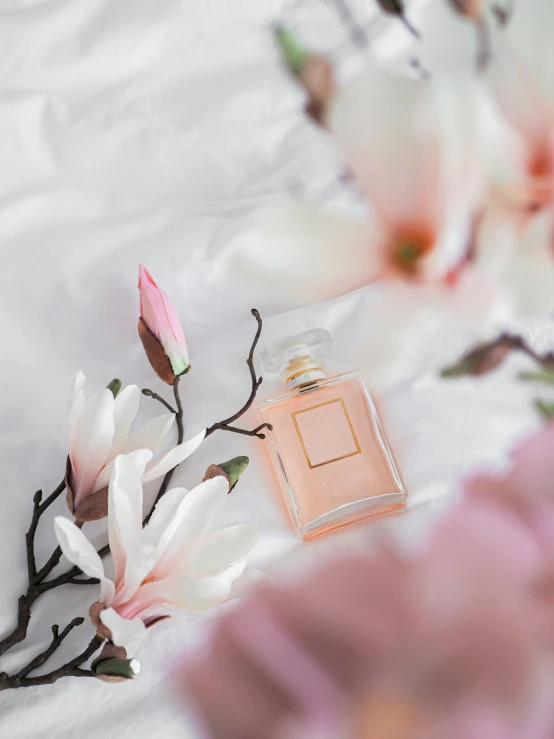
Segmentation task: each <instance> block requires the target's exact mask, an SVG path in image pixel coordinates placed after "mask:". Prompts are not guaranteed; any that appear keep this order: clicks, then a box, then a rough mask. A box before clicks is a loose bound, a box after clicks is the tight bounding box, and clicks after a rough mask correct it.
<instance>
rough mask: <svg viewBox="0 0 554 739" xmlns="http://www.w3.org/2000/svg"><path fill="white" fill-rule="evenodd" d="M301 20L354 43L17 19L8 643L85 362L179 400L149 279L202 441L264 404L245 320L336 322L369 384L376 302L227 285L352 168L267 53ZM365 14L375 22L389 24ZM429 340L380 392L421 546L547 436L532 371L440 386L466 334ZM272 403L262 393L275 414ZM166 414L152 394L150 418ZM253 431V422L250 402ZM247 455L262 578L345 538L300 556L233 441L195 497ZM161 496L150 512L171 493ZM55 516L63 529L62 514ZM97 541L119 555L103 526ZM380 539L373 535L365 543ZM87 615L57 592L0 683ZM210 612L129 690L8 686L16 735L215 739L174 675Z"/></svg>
mask: <svg viewBox="0 0 554 739" xmlns="http://www.w3.org/2000/svg"><path fill="white" fill-rule="evenodd" d="M293 6H294V7H293ZM291 10H295V11H297V12H298V13H299V14H300V15H299V17H302V18H303V21H304V22H306V27H307V28H308V30H309V32H310V33H311V34H312V35H313V36H314V38H316V39H318V40H322V39H325V43H326V44H327V45H328V48H332V47H333V44H335V42H336V41H337V39H338V41H340V42H341V43H344V29H343V28H342V27H341V26H340V24H338V23H337V19H336V16H335V15H334V13H333V12H332V9H331V8H330V7H329V5H328V4H326V3H325V2H323V1H322V2H320V3H317V2H311V3H310V2H307V1H306V2H305V3H294V2H287V1H286V0H233V2H230V0H3V2H2V3H1V4H0V152H1V162H2V167H1V170H0V245H1V268H0V322H1V324H0V342H1V357H2V372H1V382H0V408H1V411H0V511H1V515H0V587H1V597H0V632H4V631H7V630H9V629H10V628H11V627H12V624H13V621H14V618H15V606H16V599H17V597H18V596H19V595H20V593H21V592H22V591H23V589H24V587H25V577H26V571H25V558H24V536H23V535H24V532H25V531H26V529H27V526H28V522H29V519H30V512H31V500H32V495H33V492H34V491H35V490H36V489H37V488H39V487H42V488H44V490H45V491H49V490H51V489H54V487H55V486H56V485H57V483H58V482H59V479H60V478H61V476H62V475H63V468H64V457H65V453H66V451H65V438H64V429H63V416H64V401H65V393H66V389H67V386H68V383H69V381H70V378H71V376H72V375H73V374H74V372H75V371H76V370H78V369H82V370H83V371H84V372H85V374H86V376H87V378H88V382H89V384H90V386H91V387H100V386H103V385H105V384H106V383H107V382H108V381H109V380H111V379H112V378H113V377H116V376H117V377H121V378H122V379H123V381H124V382H125V383H131V382H133V383H137V384H138V385H139V386H140V387H145V386H149V387H155V389H157V390H159V391H160V392H163V389H161V390H160V387H159V383H158V381H157V380H156V378H155V377H153V375H152V372H151V370H150V368H149V366H148V364H147V362H146V360H145V358H144V356H143V352H142V348H141V346H140V344H139V342H138V341H137V335H136V321H137V317H138V293H137V289H136V283H137V270H138V265H139V263H144V264H146V265H147V266H148V268H149V269H150V271H151V272H152V274H153V275H154V276H155V278H156V280H157V281H158V282H159V284H160V285H161V286H163V288H164V290H165V291H166V292H167V293H168V294H169V295H170V296H171V298H172V300H173V302H174V304H175V306H176V308H177V311H178V313H179V315H180V317H181V319H182V322H183V325H184V327H185V331H186V334H187V339H188V343H189V346H190V350H191V362H192V367H193V370H192V372H191V373H190V374H189V375H188V376H187V378H186V381H185V382H183V383H182V384H183V392H184V403H185V408H186V421H185V423H186V433H187V435H188V436H189V435H193V434H194V433H195V432H197V431H198V430H200V429H201V428H202V427H204V426H205V425H207V424H209V423H212V422H214V421H216V420H218V419H220V418H222V417H224V416H225V415H227V414H228V413H229V412H232V411H234V410H235V409H236V408H237V407H238V406H240V404H241V403H242V400H243V398H245V397H246V396H247V394H248V392H249V377H248V372H247V368H246V365H245V358H246V356H247V352H248V348H249V346H250V343H251V340H252V336H253V333H254V330H255V324H254V321H253V319H252V317H251V316H250V314H249V309H250V308H251V307H257V308H258V309H259V310H260V311H261V313H262V315H263V317H264V333H263V338H262V344H263V343H264V341H267V340H269V339H273V338H278V337H282V336H285V335H288V334H290V333H292V332H296V331H300V330H306V329H307V328H311V327H314V326H322V327H325V328H328V329H329V330H330V331H331V332H332V334H333V336H334V339H335V346H336V351H335V355H334V359H333V365H332V366H333V368H334V369H336V370H348V369H351V368H355V367H360V368H361V370H362V372H363V373H366V374H367V378H368V379H369V380H371V375H370V373H369V371H367V372H366V367H367V360H368V357H369V358H370V357H371V352H372V347H371V346H368V345H367V342H366V340H365V337H366V329H367V326H368V325H370V324H371V323H372V322H374V321H378V320H379V315H378V314H376V311H375V304H376V296H377V295H378V290H379V288H373V287H367V288H364V289H361V290H359V291H357V292H355V293H352V294H351V295H346V296H343V297H341V298H339V299H337V300H334V301H331V302H329V303H326V304H322V305H316V306H309V307H305V308H299V309H292V306H288V305H283V304H280V303H279V301H278V300H276V299H275V298H270V297H268V296H266V295H264V294H263V293H262V292H261V291H260V290H258V289H257V288H256V285H251V284H246V283H244V284H242V283H239V282H237V277H236V275H234V274H231V273H230V272H229V270H228V260H229V254H230V253H231V251H232V249H233V247H234V245H236V243H237V240H239V241H240V239H241V238H242V234H243V233H244V232H245V230H247V229H248V226H249V222H250V218H251V216H252V214H253V213H254V212H255V211H256V209H258V208H259V207H261V206H263V205H264V204H266V203H269V202H271V201H272V200H273V199H274V198H275V197H276V196H277V195H278V194H279V193H280V192H282V191H283V190H287V189H294V188H298V187H300V188H303V189H304V190H306V191H307V192H308V193H312V192H314V193H320V192H321V188H323V189H324V186H325V184H326V183H327V182H329V181H333V178H335V177H336V174H337V171H338V162H337V158H336V153H335V152H334V151H333V149H332V147H331V145H330V144H329V142H328V141H327V140H326V138H325V136H324V135H322V134H321V133H320V132H318V131H317V130H316V129H315V128H314V127H313V126H312V125H311V124H310V123H309V122H307V121H306V120H305V119H304V117H303V115H302V113H301V95H300V93H299V92H298V91H297V90H296V89H295V88H294V86H293V85H292V84H291V82H290V81H289V79H288V78H287V76H286V74H285V73H284V72H283V71H282V70H281V68H280V65H279V63H278V58H277V53H276V50H275V49H274V47H273V45H272V43H271V36H270V33H269V31H268V27H269V24H270V23H271V22H272V21H273V20H275V19H276V18H278V17H279V16H280V15H282V14H283V13H287V12H289V11H291ZM366 12H367V15H366V18H367V22H368V24H371V23H372V22H373V21H375V22H376V23H377V24H379V23H381V20H379V19H377V20H375V18H374V13H373V11H372V12H369V11H367V8H366ZM387 28H388V27H387ZM398 33H400V32H399V31H398V30H394V32H391V36H390V39H389V41H388V42H387V43H386V44H384V46H383V49H384V55H385V56H387V55H388V56H389V57H391V58H392V56H394V53H392V52H391V49H392V50H393V51H395V49H396V47H395V44H396V45H397V46H398V47H399V48H400V46H401V41H399V37H398V38H397V35H398ZM341 39H342V41H341ZM395 39H396V40H395ZM391 44H392V46H391ZM414 340H415V342H416V344H417V343H418V342H419V346H418V348H419V349H421V348H422V346H421V344H422V343H424V346H423V351H418V352H417V353H416V354H417V360H416V359H415V356H416V354H413V356H412V355H411V354H410V353H409V352H408V355H409V356H408V358H407V359H406V361H405V366H404V369H405V372H403V373H401V375H400V376H396V375H395V376H394V377H392V376H391V378H392V379H391V382H388V383H387V382H386V381H385V382H384V383H380V385H379V387H378V388H377V387H376V388H374V389H375V390H376V399H377V402H378V404H379V407H380V409H381V412H382V414H383V417H384V420H385V423H386V425H387V428H388V432H389V436H390V439H391V443H392V445H393V447H394V449H395V452H396V455H397V456H398V459H399V462H400V465H401V467H402V470H403V473H404V476H405V479H406V484H407V487H408V489H409V493H410V497H409V511H408V513H407V514H406V515H405V516H403V517H401V518H398V519H395V520H394V521H391V522H390V523H388V524H387V525H389V526H391V527H392V528H394V530H395V531H397V532H398V535H399V536H401V537H403V536H413V537H416V538H417V537H418V536H420V535H421V534H422V532H423V531H424V530H425V527H426V526H427V524H428V522H429V520H430V519H431V518H432V517H433V516H434V515H436V514H437V512H438V511H440V510H441V509H442V508H443V506H444V505H447V504H448V503H449V501H451V500H453V499H455V496H456V490H457V480H458V479H459V478H460V476H461V475H463V474H465V473H466V472H468V471H470V470H472V469H474V468H475V467H476V466H479V465H497V464H501V463H502V460H503V459H504V458H505V455H506V452H507V450H508V449H509V447H510V445H511V443H512V442H513V440H514V439H515V438H517V437H518V436H519V435H521V434H522V433H524V432H525V431H526V430H527V429H530V428H531V427H532V426H533V425H534V423H535V420H534V417H533V414H532V411H531V409H530V402H529V400H530V399H529V395H528V391H526V390H525V388H523V387H521V386H518V385H517V384H515V383H514V382H513V380H512V377H513V374H514V370H515V369H516V368H517V367H516V366H515V365H516V364H517V361H519V360H516V359H514V360H513V361H512V362H510V363H509V364H508V365H507V366H506V368H505V370H503V371H502V372H500V373H498V375H497V376H496V377H495V378H494V382H493V381H492V380H489V379H485V380H483V381H482V382H481V383H479V384H477V383H472V382H469V381H460V382H458V383H452V384H448V383H445V382H441V381H439V380H438V379H437V370H438V369H439V368H440V367H441V366H443V365H444V364H445V363H446V362H447V361H450V360H451V359H452V358H453V357H455V356H456V355H457V353H458V352H459V351H461V350H462V349H464V348H465V347H466V346H467V344H468V342H469V341H470V340H471V336H470V335H469V334H467V333H465V332H464V331H462V330H458V329H456V325H455V323H447V322H445V321H442V320H441V321H434V322H433V321H431V322H430V323H429V324H427V325H426V328H425V332H424V337H422V338H420V339H417V337H415V339H413V340H412V343H413V341H414ZM385 380H386V377H385ZM275 390H276V387H275V386H272V385H271V384H268V385H267V386H266V385H264V386H262V390H261V394H260V398H263V397H267V396H269V395H270V394H272V393H273V392H274V391H275ZM158 412H159V411H158V409H157V408H154V407H153V405H152V402H151V401H149V400H148V399H146V398H143V399H142V401H141V411H140V413H141V416H142V417H143V418H145V419H146V418H148V417H151V416H152V415H153V414H154V413H158ZM247 420H248V421H249V422H252V423H253V422H255V420H256V410H255V409H253V410H252V412H251V415H250V417H249V418H248V419H247ZM243 453H247V454H248V455H249V456H250V457H251V460H252V462H251V466H250V468H249V470H248V472H247V474H245V476H244V478H243V479H242V480H241V483H240V485H239V486H238V487H237V489H236V491H234V492H233V495H232V496H231V498H230V499H229V504H228V506H227V507H226V509H225V510H224V512H223V514H222V516H221V521H220V523H221V525H228V524H232V523H237V522H240V521H243V520H250V521H254V522H255V523H257V524H258V526H259V527H260V529H261V532H262V538H261V541H260V543H259V545H258V546H257V548H256V550H255V551H254V553H253V556H252V565H253V566H254V567H257V568H258V569H260V570H262V571H264V572H267V573H274V572H276V571H277V570H279V568H286V567H292V568H294V567H295V566H297V565H296V564H295V562H296V559H295V553H297V552H298V550H302V552H301V554H302V555H303V556H304V557H305V558H308V559H309V558H311V557H313V556H317V552H318V547H325V546H328V544H326V543H323V544H321V545H320V544H314V545H309V546H302V547H300V545H299V543H298V541H297V539H296V537H295V535H294V533H293V532H292V529H291V526H290V524H289V521H288V519H287V517H286V515H285V513H284V511H283V508H282V506H281V505H280V504H279V502H278V498H277V495H276V493H275V485H274V483H273V482H272V478H271V475H270V474H269V472H268V471H267V469H266V466H265V452H264V451H263V445H262V443H261V442H258V441H256V440H252V439H246V438H243V437H239V436H234V435H231V434H227V435H225V434H219V435H217V434H216V435H214V436H213V437H212V438H211V439H210V440H209V442H207V443H206V444H205V445H203V446H202V447H201V448H200V449H199V451H198V452H197V453H196V454H195V455H194V456H193V457H192V458H191V459H190V460H189V461H187V463H186V464H184V465H182V467H181V468H179V470H178V471H177V473H176V475H175V478H174V480H175V481H176V483H178V484H182V485H185V486H189V485H193V484H194V483H195V482H197V481H199V479H200V477H201V476H202V474H203V472H204V470H205V469H206V467H207V466H208V464H209V463H211V462H214V461H215V462H218V461H222V460H224V459H228V458H230V457H232V456H234V455H235V454H243ZM147 494H148V495H149V496H150V497H149V499H150V500H152V496H153V495H154V494H155V485H150V486H149V487H148V489H147ZM52 513H53V514H64V513H66V509H64V503H63V501H62V500H59V501H58V503H57V504H56V505H55V506H54V507H53V511H52ZM46 518H47V520H46V521H44V522H42V524H41V529H40V532H39V535H38V538H37V549H38V552H37V554H38V557H39V559H44V558H45V557H46V556H47V555H48V554H49V553H50V551H51V550H52V548H53V546H54V537H53V531H52V528H51V519H52V516H49V517H46ZM89 530H90V531H91V532H92V536H93V537H94V539H95V541H96V542H98V543H99V544H100V543H103V541H104V539H103V535H104V527H103V525H102V524H100V523H99V524H94V525H91V527H90V529H89ZM375 530H376V529H375ZM373 531H374V529H373V528H372V526H371V525H370V526H368V527H364V529H363V532H362V533H357V534H356V536H363V537H367V538H371V536H372V535H373V533H372V532H373ZM87 600H88V602H90V600H91V596H90V595H89V594H87V595H85V593H84V592H83V590H82V589H81V588H70V587H66V588H62V589H60V590H58V591H55V594H52V595H51V596H46V597H44V598H42V599H41V601H39V602H38V603H37V605H36V607H35V614H34V616H33V619H32V622H31V629H30V636H29V639H28V640H27V641H26V642H25V644H24V645H22V646H20V647H19V648H18V649H15V650H13V653H10V654H9V655H8V656H7V657H6V659H5V668H6V669H8V670H10V669H11V668H12V667H14V666H15V665H17V664H18V663H23V662H24V661H25V659H26V658H28V657H30V656H31V655H33V654H35V653H37V652H38V651H40V649H41V648H44V647H45V645H46V644H47V643H48V640H49V637H50V627H51V625H52V623H60V624H62V625H63V624H65V623H66V622H69V620H70V619H71V618H73V617H74V616H76V615H80V614H82V613H84V611H85V610H86V603H87ZM208 618H209V616H203V617H186V616H183V617H179V618H173V619H171V620H170V621H166V622H164V623H163V624H161V625H159V626H158V627H157V628H156V629H155V630H153V632H152V633H151V634H150V636H149V639H148V640H147V641H146V642H145V643H144V644H143V645H142V647H141V649H140V650H139V653H138V654H137V655H136V656H137V657H138V658H139V659H140V660H141V661H142V663H143V672H142V673H141V675H140V676H139V677H138V678H137V679H136V680H134V681H132V682H130V683H129V684H125V685H116V686H112V685H107V684H104V683H102V682H100V681H95V680H89V679H65V680H61V681H59V682H57V683H56V684H55V685H53V686H45V687H40V688H32V689H22V690H14V691H7V692H4V693H2V694H0V736H1V737H6V738H8V737H9V739H29V738H31V737H33V738H35V737H36V738H40V737H52V738H55V739H70V737H71V738H72V739H73V738H75V737H79V739H92V738H93V737H94V738H96V737H102V739H116V738H117V739H130V738H131V737H132V738H133V739H135V738H136V739H139V738H140V737H156V739H170V738H171V739H176V738H177V737H181V736H182V737H195V736H197V734H196V730H195V729H194V726H193V723H191V720H190V719H189V717H188V716H187V714H186V713H184V712H183V711H182V710H181V708H180V707H179V706H178V705H177V704H176V702H175V701H174V697H173V693H172V690H171V677H170V676H171V672H172V670H173V669H174V668H175V666H176V655H178V654H180V653H181V652H182V651H183V650H184V649H185V647H187V646H190V645H194V644H195V643H196V642H197V640H198V638H199V637H200V635H201V634H202V632H203V631H204V629H205V627H206V620H207V619H208ZM91 631H92V627H91V626H90V624H88V623H87V624H86V625H83V626H82V627H80V628H79V629H76V630H75V631H74V632H73V633H72V635H71V637H70V638H69V639H68V640H67V642H66V643H65V644H64V646H63V648H62V649H61V650H60V651H59V653H58V654H57V655H56V658H55V660H54V662H53V664H54V665H57V664H61V663H62V662H64V661H66V659H67V658H68V657H69V655H71V654H75V650H76V649H77V647H78V646H79V645H81V644H82V643H83V642H84V640H85V638H86V637H84V636H83V635H84V634H85V633H86V634H87V636H88V634H89V632H91Z"/></svg>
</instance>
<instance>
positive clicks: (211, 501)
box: [147, 477, 229, 579]
mask: <svg viewBox="0 0 554 739" xmlns="http://www.w3.org/2000/svg"><path fill="white" fill-rule="evenodd" d="M228 488H229V486H228V484H227V481H226V480H225V479H224V478H223V477H215V478H213V479H212V480H207V481H206V482H204V483H202V484H201V485H198V487H196V488H193V489H192V490H191V491H190V492H189V493H188V494H187V495H186V496H185V497H184V499H182V501H181V502H180V504H179V506H178V508H177V510H176V511H175V513H174V517H173V520H172V521H171V522H170V523H169V525H168V526H167V528H166V529H165V532H164V533H163V534H162V535H161V536H160V537H159V540H158V556H159V559H158V562H157V564H156V568H155V573H156V577H158V578H159V579H162V578H165V577H168V576H169V575H171V574H172V573H173V572H174V571H175V570H176V569H177V567H179V566H180V564H181V563H182V562H183V561H184V560H185V558H186V556H187V554H188V553H189V552H190V550H191V548H192V547H193V546H194V544H195V543H196V542H197V541H198V540H199V539H200V538H201V537H202V536H204V534H205V532H206V531H207V530H208V529H209V528H210V527H211V526H212V525H213V522H214V521H215V518H216V516H217V515H218V513H219V512H220V510H221V509H222V508H223V506H224V505H225V503H226V501H227V495H228ZM163 500H164V499H163V498H162V499H161V501H160V503H159V504H158V505H160V504H161V503H163ZM160 515H161V516H163V515H164V514H163V511H162V514H160ZM147 535H148V534H147Z"/></svg>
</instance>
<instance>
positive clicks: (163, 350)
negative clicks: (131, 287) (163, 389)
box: [138, 264, 189, 385]
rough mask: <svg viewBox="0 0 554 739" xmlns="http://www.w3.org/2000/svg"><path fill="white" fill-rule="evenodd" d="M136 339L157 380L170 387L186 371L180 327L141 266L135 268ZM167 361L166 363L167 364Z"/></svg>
mask: <svg viewBox="0 0 554 739" xmlns="http://www.w3.org/2000/svg"><path fill="white" fill-rule="evenodd" d="M138 286H139V290H140V316H141V317H140V320H139V336H140V338H141V341H142V343H143V346H144V349H145V351H146V354H147V356H148V359H149V360H150V363H151V365H152V367H153V369H154V370H155V372H156V373H157V374H158V376H159V377H160V379H162V380H163V381H164V382H166V383H167V384H168V385H172V384H173V382H174V380H175V377H179V376H180V375H182V374H184V373H185V372H187V370H188V369H189V359H188V350H187V344H186V341H185V335H184V333H183V328H182V326H181V323H180V322H179V318H178V317H177V313H176V312H175V308H174V307H173V305H172V304H171V301H170V300H169V298H168V297H167V295H166V294H165V293H164V292H163V290H160V288H159V287H158V286H157V285H156V283H155V282H154V280H153V278H152V276H151V275H150V274H149V272H148V270H147V269H146V267H144V266H143V265H142V264H141V265H140V267H139V285H138ZM168 360H169V361H168Z"/></svg>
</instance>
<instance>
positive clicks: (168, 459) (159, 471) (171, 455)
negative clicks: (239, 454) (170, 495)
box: [142, 429, 206, 482]
mask: <svg viewBox="0 0 554 739" xmlns="http://www.w3.org/2000/svg"><path fill="white" fill-rule="evenodd" d="M205 436H206V429H203V430H202V431H201V432H200V433H199V434H197V435H196V436H194V437H193V438H192V439H189V440H188V441H185V442H184V443H183V444H179V445H178V446H176V447H174V448H173V449H172V450H171V451H169V452H168V453H167V454H166V455H164V456H163V457H162V458H161V459H160V460H158V462H157V463H156V464H155V465H154V466H153V467H151V468H150V469H148V470H146V473H145V474H144V475H143V476H142V480H143V482H149V481H150V480H155V479H156V478H158V477H161V476H162V475H165V473H166V472H169V470H172V469H173V468H174V467H177V465H179V464H181V462H184V460H185V459H186V458H187V457H190V455H191V454H192V453H193V452H195V451H196V450H197V449H198V447H199V446H200V444H201V443H202V442H203V441H204V437H205Z"/></svg>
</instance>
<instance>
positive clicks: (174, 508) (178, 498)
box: [143, 488, 189, 553]
mask: <svg viewBox="0 0 554 739" xmlns="http://www.w3.org/2000/svg"><path fill="white" fill-rule="evenodd" d="M188 492H189V491H188V490H187V489H186V488H173V489H172V490H168V491H167V492H166V494H165V495H164V496H163V498H162V499H161V500H160V501H159V502H158V504H157V505H156V507H155V508H154V512H153V513H152V516H151V518H150V521H149V522H148V524H147V525H146V527H145V528H144V530H143V531H144V536H145V537H146V540H147V541H148V542H149V543H150V544H151V545H152V546H155V547H156V549H158V548H159V545H160V542H164V541H165V536H166V531H168V530H170V529H171V527H172V526H173V525H174V522H175V521H176V520H177V517H178V515H179V507H180V506H181V503H183V501H184V499H185V497H186V496H187V495H188ZM164 546H165V544H164ZM160 553H161V552H160Z"/></svg>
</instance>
